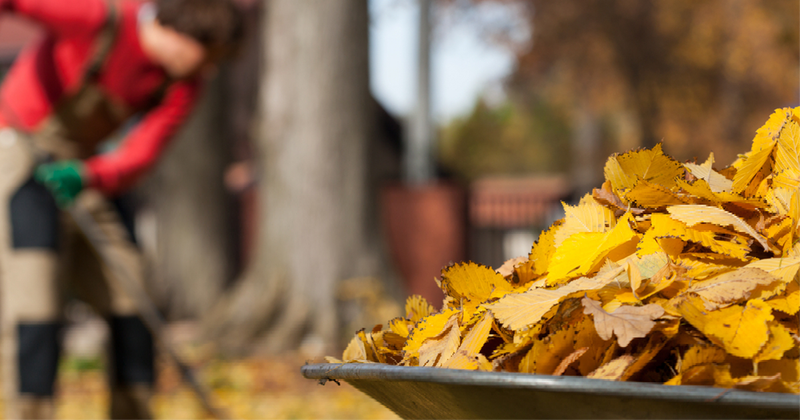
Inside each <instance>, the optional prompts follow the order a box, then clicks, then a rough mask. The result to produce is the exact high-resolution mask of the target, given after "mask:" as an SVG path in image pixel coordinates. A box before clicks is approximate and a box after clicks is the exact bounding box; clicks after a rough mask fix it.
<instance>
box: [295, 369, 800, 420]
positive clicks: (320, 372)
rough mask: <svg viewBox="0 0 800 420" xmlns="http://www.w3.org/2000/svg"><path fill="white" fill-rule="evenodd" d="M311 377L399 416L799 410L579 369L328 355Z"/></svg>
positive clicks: (745, 414)
mask: <svg viewBox="0 0 800 420" xmlns="http://www.w3.org/2000/svg"><path fill="white" fill-rule="evenodd" d="M301 372H302V374H303V376H305V377H306V378H308V379H318V380H321V381H320V382H321V383H325V381H324V380H337V381H339V380H343V381H345V382H347V383H349V384H350V385H352V386H354V387H355V388H356V389H358V390H360V391H361V392H363V393H365V394H367V395H369V396H370V397H372V398H374V399H375V400H377V401H378V402H380V403H381V404H383V405H385V406H386V407H387V408H389V409H390V410H392V411H394V412H395V413H397V415H399V416H400V417H402V418H407V419H416V418H429V419H450V418H464V419H496V418H509V419H510V418H526V419H537V418H548V419H555V418H583V419H587V418H595V419H600V418H603V419H611V418H639V419H667V418H673V419H679V418H680V419H685V418H693V419H698V418H776V419H777V418H791V419H798V418H800V395H791V394H777V393H771V392H750V391H740V390H734V389H722V388H712V387H704V386H686V385H682V386H666V385H660V384H652V383H636V382H613V381H606V380H600V379H588V378H583V377H574V376H550V375H529V374H519V373H508V372H479V371H468V370H455V369H442V368H428V367H409V366H390V365H381V364H357V363H350V364H340V363H323V364H313V365H306V366H303V367H302V369H301Z"/></svg>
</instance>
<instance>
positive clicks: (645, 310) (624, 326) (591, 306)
mask: <svg viewBox="0 0 800 420" xmlns="http://www.w3.org/2000/svg"><path fill="white" fill-rule="evenodd" d="M581 302H582V303H583V307H584V310H583V312H584V313H585V314H587V315H592V317H593V318H594V326H595V329H597V334H599V335H600V338H602V339H603V340H608V339H610V338H611V336H612V334H613V335H616V336H617V342H618V343H619V345H620V347H627V346H628V344H630V342H631V340H633V339H634V338H640V337H645V336H647V334H648V333H649V332H650V330H652V329H653V327H654V326H655V324H656V323H655V322H654V321H653V320H655V319H657V318H659V317H660V316H662V315H664V308H662V307H661V306H659V305H655V304H650V305H645V306H622V307H620V308H619V309H617V310H615V311H614V312H612V313H608V312H606V311H605V310H603V307H602V306H600V304H599V303H598V302H596V301H594V300H592V299H589V298H588V297H584V298H583V300H581Z"/></svg>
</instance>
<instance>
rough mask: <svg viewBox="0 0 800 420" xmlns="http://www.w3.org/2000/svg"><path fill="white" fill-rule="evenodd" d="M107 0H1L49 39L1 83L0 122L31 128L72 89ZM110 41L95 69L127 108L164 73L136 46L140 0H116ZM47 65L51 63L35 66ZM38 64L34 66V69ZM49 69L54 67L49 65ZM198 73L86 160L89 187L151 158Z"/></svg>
mask: <svg viewBox="0 0 800 420" xmlns="http://www.w3.org/2000/svg"><path fill="white" fill-rule="evenodd" d="M106 1H107V0H69V1H65V0H0V11H6V10H10V11H12V12H16V13H18V14H21V15H24V16H27V17H29V18H31V19H33V20H35V21H37V22H39V23H41V24H42V26H43V27H44V28H45V30H46V32H47V35H46V37H49V38H50V39H52V41H53V42H54V47H53V50H52V51H53V54H54V57H53V59H52V60H42V59H41V57H40V55H41V54H42V53H43V51H46V50H45V49H43V48H42V45H43V42H44V40H42V41H41V42H38V43H35V45H32V46H30V47H28V48H26V49H25V50H24V51H23V52H22V53H21V54H20V56H19V57H18V58H17V60H16V62H15V63H14V65H13V67H12V68H11V69H10V71H9V72H8V74H7V76H6V78H5V80H4V81H3V85H2V87H0V127H2V126H13V127H15V128H18V129H20V130H23V131H28V132H30V131H33V130H36V129H37V127H39V126H40V124H41V123H42V122H43V121H44V120H45V119H46V118H47V117H48V116H49V115H50V114H51V112H52V110H53V106H54V103H55V102H56V101H57V99H58V98H53V97H52V96H53V95H52V91H53V89H52V86H53V85H54V84H56V85H58V86H60V87H61V88H62V89H61V91H63V92H64V94H69V93H70V92H74V91H75V90H76V88H77V84H78V83H79V82H80V80H81V77H82V75H83V72H84V69H85V65H86V63H87V61H88V60H89V59H90V56H91V51H92V47H93V46H94V42H95V38H96V36H97V35H98V34H99V32H100V30H101V28H102V27H103V24H104V23H105V21H106V17H107V12H108V11H107V5H106ZM119 4H120V6H119V14H120V18H119V27H118V33H117V38H116V40H115V43H114V46H113V47H112V49H111V51H110V52H109V55H108V59H107V61H106V64H105V66H104V67H103V69H102V71H101V74H100V75H99V79H98V83H99V84H100V86H101V88H102V89H103V90H104V92H105V93H106V94H108V95H109V96H111V97H112V98H115V99H117V100H119V101H121V102H122V103H125V104H128V105H129V106H131V107H132V108H138V107H139V106H141V105H143V104H146V103H147V101H148V100H150V99H151V98H152V97H153V95H154V93H155V92H156V90H157V89H159V87H160V86H162V84H163V82H164V80H165V78H166V77H167V76H166V73H165V72H164V70H163V69H162V68H161V67H159V66H158V65H156V64H155V63H153V62H152V61H150V60H149V59H148V58H147V56H146V55H145V53H144V52H143V51H142V47H141V45H140V44H139V37H138V31H137V13H138V10H139V7H140V6H141V2H139V1H135V0H122V1H121V2H120V3H119ZM47 63H51V64H50V67H51V68H42V66H48V64H47ZM37 66H38V68H37ZM52 67H54V68H52ZM201 84H202V83H201V81H200V79H199V78H194V79H190V80H182V81H178V82H175V83H173V84H172V85H170V87H169V89H168V90H167V91H166V93H165V95H164V98H163V99H162V101H161V103H160V104H159V105H157V106H156V107H155V108H154V109H152V110H151V111H150V112H148V113H147V114H146V115H145V116H144V117H143V119H142V120H141V122H140V123H139V124H138V125H137V126H136V127H135V128H134V129H133V130H131V132H130V133H128V135H127V137H126V138H125V139H123V141H122V143H121V145H120V146H119V147H118V148H117V149H116V150H114V151H113V152H110V153H107V154H102V155H95V156H93V157H91V158H89V159H88V160H87V161H86V168H87V172H88V178H89V185H90V186H92V187H94V188H96V189H99V190H101V191H103V192H105V193H107V194H115V193H119V192H121V191H124V190H125V189H127V188H128V187H130V186H131V185H132V184H134V183H135V181H136V180H137V179H138V178H139V177H140V176H141V175H142V174H143V173H144V172H146V170H147V169H148V168H149V167H150V166H151V165H152V164H153V163H154V162H155V161H156V159H157V158H158V156H159V155H160V154H161V152H162V151H163V150H164V148H165V146H166V145H167V143H168V142H169V140H170V138H171V137H172V135H173V134H174V132H175V130H176V129H177V128H178V126H179V125H180V124H181V123H182V122H183V121H184V120H185V118H186V116H187V115H188V113H189V111H190V110H191V107H192V105H193V104H194V103H195V100H196V98H197V96H198V94H199V90H200V87H201Z"/></svg>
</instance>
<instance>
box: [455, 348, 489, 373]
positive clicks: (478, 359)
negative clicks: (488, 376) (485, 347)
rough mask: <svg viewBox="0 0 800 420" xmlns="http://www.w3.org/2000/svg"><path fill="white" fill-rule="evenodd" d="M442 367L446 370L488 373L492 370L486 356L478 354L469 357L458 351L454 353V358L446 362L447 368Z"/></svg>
mask: <svg viewBox="0 0 800 420" xmlns="http://www.w3.org/2000/svg"><path fill="white" fill-rule="evenodd" d="M443 367H446V368H448V369H464V370H482V371H487V372H488V371H491V370H492V362H490V361H489V360H487V359H486V356H484V355H482V354H480V353H478V354H474V355H471V356H470V355H468V354H465V353H461V352H460V351H459V352H456V354H455V356H453V357H451V358H450V360H449V361H448V362H447V366H443Z"/></svg>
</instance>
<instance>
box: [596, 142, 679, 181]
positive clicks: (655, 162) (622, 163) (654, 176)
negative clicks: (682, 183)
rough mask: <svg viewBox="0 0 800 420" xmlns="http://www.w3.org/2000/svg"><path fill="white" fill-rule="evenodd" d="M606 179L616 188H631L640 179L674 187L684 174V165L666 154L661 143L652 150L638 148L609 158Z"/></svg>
mask: <svg viewBox="0 0 800 420" xmlns="http://www.w3.org/2000/svg"><path fill="white" fill-rule="evenodd" d="M605 175H606V179H607V180H609V181H611V185H612V186H613V187H614V189H615V190H629V189H631V188H633V185H634V184H635V183H636V181H637V180H638V179H644V180H645V181H648V182H651V183H655V184H659V185H661V186H664V187H667V188H672V187H673V186H674V185H675V178H677V177H679V176H681V175H683V165H681V164H680V163H679V162H677V161H675V160H674V159H672V158H670V157H668V156H666V155H664V153H663V151H662V150H661V144H658V145H656V147H654V148H652V149H650V150H646V149H645V150H637V151H633V152H628V153H625V154H623V155H619V156H617V155H615V156H612V157H611V158H609V159H608V162H607V163H606V168H605Z"/></svg>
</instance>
